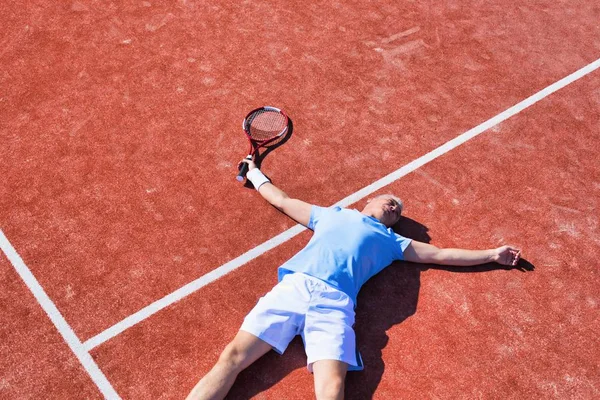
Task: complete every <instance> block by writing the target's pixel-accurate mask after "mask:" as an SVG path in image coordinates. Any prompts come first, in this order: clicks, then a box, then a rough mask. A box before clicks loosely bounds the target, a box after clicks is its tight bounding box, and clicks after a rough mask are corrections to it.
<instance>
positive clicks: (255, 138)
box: [236, 106, 289, 182]
mask: <svg viewBox="0 0 600 400" xmlns="http://www.w3.org/2000/svg"><path fill="white" fill-rule="evenodd" d="M288 122H289V119H288V116H287V115H286V114H285V113H284V112H283V111H281V110H280V109H279V108H275V107H268V106H266V107H260V108H257V109H256V110H252V111H250V112H249V113H248V115H246V118H244V122H242V128H243V129H244V133H245V134H246V136H247V137H248V141H249V142H250V150H249V152H248V156H247V157H246V160H252V157H253V156H254V155H255V154H257V152H258V149H259V148H261V147H269V146H273V145H275V144H277V143H279V142H280V141H281V139H282V138H283V137H284V136H285V133H286V132H287V131H288V125H289V124H288ZM247 172H248V164H247V163H242V167H241V168H240V172H239V173H238V175H237V177H236V179H237V180H238V181H239V182H243V181H244V178H245V177H246V173H247Z"/></svg>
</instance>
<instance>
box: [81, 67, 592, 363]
mask: <svg viewBox="0 0 600 400" xmlns="http://www.w3.org/2000/svg"><path fill="white" fill-rule="evenodd" d="M598 68H600V59H598V60H596V61H594V62H592V63H590V64H588V65H586V66H585V67H583V68H581V69H579V70H577V71H576V72H574V73H572V74H571V75H568V76H566V77H564V78H563V79H561V80H559V81H557V82H555V83H553V84H552V85H550V86H548V87H546V88H544V89H542V90H540V91H539V92H537V93H535V94H534V95H532V96H530V97H528V98H526V99H525V100H523V101H521V102H520V103H517V104H515V105H514V106H512V107H510V108H509V109H507V110H505V111H503V112H501V113H500V114H498V115H496V116H495V117H493V118H490V119H488V120H487V121H485V122H483V123H482V124H480V125H477V126H476V127H475V128H472V129H470V130H468V131H467V132H465V133H463V134H462V135H459V136H457V137H456V138H454V139H452V140H450V141H448V142H446V143H444V144H443V145H441V146H440V147H438V148H436V149H434V150H432V151H430V152H429V153H427V154H425V155H423V156H421V157H419V158H417V159H416V160H413V161H411V162H410V163H408V164H406V165H405V166H403V167H401V168H399V169H397V170H396V171H394V172H392V173H390V174H388V175H386V176H384V177H383V178H381V179H379V180H377V181H376V182H373V183H372V184H370V185H368V186H366V187H364V188H362V189H361V190H359V191H357V192H356V193H353V194H351V195H350V196H348V197H346V198H344V199H342V200H340V201H338V202H337V203H335V204H334V205H338V206H340V207H346V206H348V205H350V204H353V203H356V202H357V201H359V200H361V199H363V198H365V197H366V196H368V195H370V194H371V193H374V192H376V191H377V190H379V189H381V188H383V187H384V186H387V185H389V184H390V183H392V182H394V181H396V180H398V179H400V178H402V177H403V176H405V175H407V174H409V173H410V172H412V171H414V170H416V169H417V168H420V167H422V166H423V165H425V164H427V163H429V162H430V161H433V160H435V159H436V158H438V157H440V156H442V155H444V154H446V153H447V152H449V151H450V150H452V149H455V148H456V147H458V146H460V145H461V144H463V143H465V142H467V141H469V140H471V139H473V138H474V137H475V136H477V135H479V134H480V133H482V132H484V131H486V130H487V129H490V128H491V127H493V126H495V125H498V124H499V123H501V122H503V121H505V120H507V119H508V118H510V117H512V116H514V115H515V114H518V113H519V112H521V111H523V110H524V109H526V108H527V107H529V106H531V105H533V104H535V103H537V102H538V101H540V100H542V99H544V98H545V97H548V96H549V95H551V94H552V93H554V92H556V91H557V90H560V89H562V88H563V87H565V86H567V85H568V84H570V83H572V82H574V81H576V80H577V79H579V78H581V77H583V76H585V75H587V74H589V73H591V72H593V71H594V70H596V69H598ZM305 229H306V228H305V227H303V226H302V225H295V226H293V227H292V228H290V229H288V230H286V231H285V232H282V233H280V234H279V235H277V236H275V237H273V238H271V239H269V240H267V241H266V242H264V243H262V244H260V245H258V246H256V247H255V248H253V249H252V250H249V251H247V252H246V253H244V254H242V255H240V256H239V257H237V258H235V259H233V260H231V261H229V262H227V263H225V264H223V265H221V266H220V267H218V268H217V269H214V270H212V271H211V272H209V273H208V274H206V275H203V276H201V277H200V278H198V279H196V280H194V281H192V282H190V283H188V284H186V285H185V286H183V287H181V288H179V289H177V290H175V291H174V292H172V293H170V294H168V295H166V296H165V297H163V298H162V299H159V300H157V301H155V302H153V303H152V304H150V305H148V306H146V307H144V308H142V309H141V310H139V311H138V312H136V313H134V314H132V315H130V316H129V317H127V318H125V319H123V320H122V321H120V322H117V323H116V324H114V325H113V326H111V327H110V328H108V329H106V330H105V331H103V332H100V333H99V334H97V335H96V336H94V337H92V338H90V339H88V340H87V341H85V343H83V346H84V348H85V349H86V350H88V351H90V350H91V349H93V348H95V347H97V346H99V345H101V344H102V343H104V342H106V341H107V340H110V339H112V338H113V337H115V336H117V335H119V334H120V333H121V332H123V331H125V330H126V329H128V328H131V327H132V326H133V325H135V324H137V323H138V322H141V321H143V320H145V319H146V318H148V317H150V316H151V315H152V314H154V313H157V312H158V311H160V310H162V309H163V308H165V307H167V306H169V305H171V304H173V303H175V302H177V301H179V300H181V299H183V298H184V297H186V296H188V295H190V294H192V293H194V292H195V291H197V290H198V289H200V288H202V287H204V286H206V285H208V284H209V283H211V282H214V281H216V280H217V279H219V278H221V277H222V276H224V275H226V274H228V273H229V272H231V271H233V270H235V269H237V268H239V267H241V266H242V265H244V264H246V263H248V262H249V261H251V260H253V259H255V258H257V257H259V256H260V255H261V254H264V253H265V252H267V251H269V250H271V249H273V248H275V247H277V246H279V245H280V244H282V243H284V242H287V241H288V240H290V239H292V238H293V237H295V236H296V235H298V234H299V233H301V232H302V231H304V230H305Z"/></svg>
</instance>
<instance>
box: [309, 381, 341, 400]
mask: <svg viewBox="0 0 600 400" xmlns="http://www.w3.org/2000/svg"><path fill="white" fill-rule="evenodd" d="M344 380H345V378H344V377H340V376H335V377H330V378H329V379H327V380H322V381H320V382H318V383H316V385H315V395H316V397H317V399H318V400H323V399H343V398H344Z"/></svg>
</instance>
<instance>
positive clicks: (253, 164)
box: [238, 158, 257, 171]
mask: <svg viewBox="0 0 600 400" xmlns="http://www.w3.org/2000/svg"><path fill="white" fill-rule="evenodd" d="M243 163H246V164H248V171H252V170H253V169H254V168H257V166H256V163H255V162H254V159H252V160H247V159H245V158H244V159H243V160H242V161H240V163H239V164H238V169H239V168H240V167H241V166H242V164H243Z"/></svg>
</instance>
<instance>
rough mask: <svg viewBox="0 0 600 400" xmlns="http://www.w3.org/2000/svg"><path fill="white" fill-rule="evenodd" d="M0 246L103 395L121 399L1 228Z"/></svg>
mask: <svg viewBox="0 0 600 400" xmlns="http://www.w3.org/2000/svg"><path fill="white" fill-rule="evenodd" d="M0 248H1V249H2V251H3V252H4V254H6V257H7V258H8V260H9V261H10V263H11V264H12V265H13V267H14V268H15V270H16V271H17V273H18V274H19V276H20V277H21V279H23V281H24V282H25V285H27V287H28V288H29V290H31V293H33V295H34V296H35V299H36V300H37V301H38V303H40V306H41V307H42V309H43V310H44V311H45V312H46V314H47V315H48V317H49V318H50V320H51V321H52V322H53V323H54V326H55V327H56V329H57V330H58V332H59V333H60V334H61V335H62V337H63V339H65V342H67V344H68V345H69V347H70V348H71V350H72V351H73V353H75V356H76V357H77V359H78V360H79V362H80V363H81V365H83V368H85V370H86V371H87V373H88V374H89V375H90V377H91V378H92V381H94V383H95V384H96V386H97V387H98V389H100V392H102V395H103V396H104V397H105V398H107V399H119V395H118V394H117V392H116V391H115V389H114V388H113V387H112V385H111V384H110V382H109V381H108V379H106V376H104V374H103V373H102V371H101V370H100V368H99V367H98V364H96V362H95V361H94V359H93V358H92V356H91V355H90V353H89V352H88V351H87V350H86V349H85V348H84V346H83V344H82V343H81V341H80V340H79V338H78V337H77V335H75V332H74V331H73V329H72V328H71V326H70V325H69V324H68V323H67V321H66V320H65V318H64V317H63V316H62V314H61V313H60V311H58V309H57V308H56V306H55V305H54V303H53V302H52V300H50V297H48V295H47V294H46V292H45V291H44V289H43V288H42V286H41V285H40V284H39V282H38V281H37V279H35V277H34V276H33V274H32V273H31V271H30V270H29V268H28V267H27V265H25V263H24V262H23V259H21V256H19V254H18V253H17V251H16V250H15V249H14V247H13V246H12V245H11V244H10V242H9V241H8V239H7V238H6V236H5V235H4V232H2V230H0Z"/></svg>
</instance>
